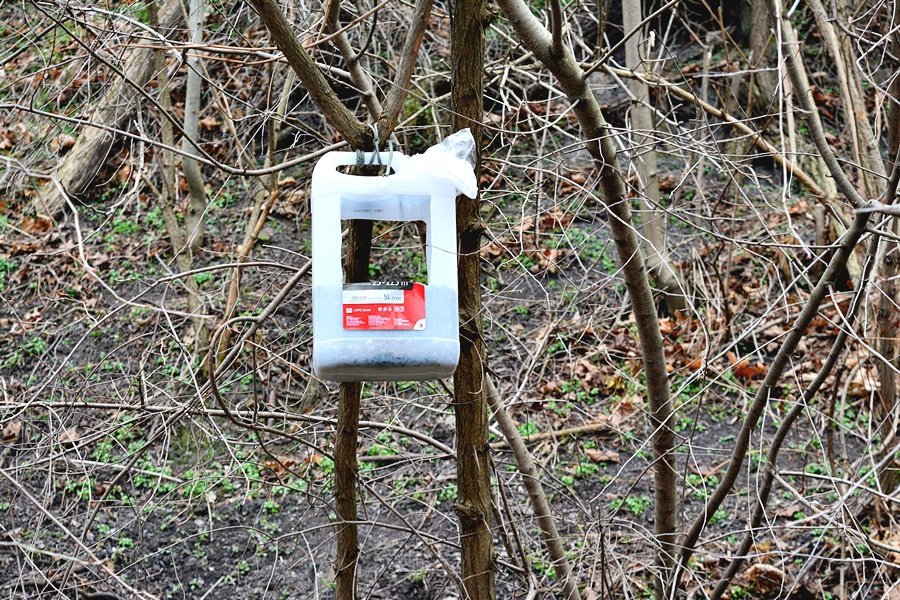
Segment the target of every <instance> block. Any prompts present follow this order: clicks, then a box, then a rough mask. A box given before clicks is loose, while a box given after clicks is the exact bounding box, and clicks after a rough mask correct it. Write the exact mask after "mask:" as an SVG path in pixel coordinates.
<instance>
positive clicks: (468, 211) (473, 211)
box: [450, 0, 496, 600]
mask: <svg viewBox="0 0 900 600" xmlns="http://www.w3.org/2000/svg"><path fill="white" fill-rule="evenodd" d="M485 17H486V10H485V5H484V0H457V1H456V2H455V3H454V5H453V21H452V24H451V33H450V54H451V60H450V62H451V64H452V65H453V70H452V74H451V82H452V89H451V97H452V105H453V111H454V113H453V114H454V118H453V129H454V130H458V129H462V128H465V127H469V128H470V129H471V130H472V135H473V137H474V138H475V142H476V146H477V160H478V162H477V163H476V169H475V174H476V177H477V176H478V174H479V169H478V166H477V165H478V164H479V163H480V160H481V120H482V116H483V108H482V102H483V100H482V98H483V86H484V81H483V75H484V19H485ZM478 206H479V200H478V199H475V200H471V199H469V198H465V197H463V196H460V197H459V198H457V204H456V227H457V231H458V234H459V321H460V331H459V341H460V358H459V367H458V368H457V370H456V373H455V374H454V376H453V385H454V399H453V408H454V411H455V414H456V464H457V473H456V479H457V486H458V490H459V499H458V502H457V504H456V507H455V508H456V513H457V515H458V516H459V537H460V545H461V547H462V579H463V582H464V584H465V589H466V593H467V594H468V595H469V598H470V599H471V600H493V599H494V598H495V597H496V592H495V589H494V571H493V557H492V535H491V518H492V515H491V487H490V484H491V479H490V466H489V462H488V459H489V452H490V448H489V447H488V429H487V424H488V406H487V396H486V390H487V384H486V381H485V362H486V361H485V353H484V340H483V338H482V324H481V310H482V306H481V263H480V261H481V256H480V254H479V250H480V248H481V234H482V232H483V231H484V225H483V223H482V222H481V216H480V214H479V211H478Z"/></svg>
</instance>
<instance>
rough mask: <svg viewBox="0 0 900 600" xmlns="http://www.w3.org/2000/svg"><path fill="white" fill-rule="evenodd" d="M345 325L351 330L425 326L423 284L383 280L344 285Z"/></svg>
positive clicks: (406, 328) (399, 328) (407, 328)
mask: <svg viewBox="0 0 900 600" xmlns="http://www.w3.org/2000/svg"><path fill="white" fill-rule="evenodd" d="M341 312H342V313H343V321H344V329H348V330H352V331H377V330H382V331H383V330H410V329H415V330H420V329H425V286H424V285H422V284H421V283H418V282H408V281H383V282H377V281H376V282H372V283H348V284H345V285H344V297H343V306H342V311H341Z"/></svg>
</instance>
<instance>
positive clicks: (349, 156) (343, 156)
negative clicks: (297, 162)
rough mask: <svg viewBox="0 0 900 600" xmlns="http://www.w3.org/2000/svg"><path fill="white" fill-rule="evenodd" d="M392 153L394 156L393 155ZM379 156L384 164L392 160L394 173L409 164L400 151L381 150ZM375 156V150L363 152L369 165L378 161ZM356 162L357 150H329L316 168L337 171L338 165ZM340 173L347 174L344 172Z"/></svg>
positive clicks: (342, 165)
mask: <svg viewBox="0 0 900 600" xmlns="http://www.w3.org/2000/svg"><path fill="white" fill-rule="evenodd" d="M392 154H393V156H391V155H392ZM378 156H379V158H380V159H381V164H382V165H387V164H388V161H390V165H391V170H392V171H394V173H399V172H400V171H401V170H403V169H404V168H406V166H407V161H408V157H407V156H406V155H405V154H401V153H400V152H393V153H391V152H379V153H378ZM374 157H375V153H374V152H364V153H363V160H364V162H365V163H366V164H367V165H368V164H372V163H373V162H375V163H377V160H375V158H374ZM355 164H356V153H355V152H329V153H328V154H326V155H325V156H323V157H322V158H320V159H319V161H318V162H317V163H316V169H319V168H322V169H323V170H326V171H336V170H337V168H338V167H346V166H350V165H355ZM339 174H340V175H345V174H343V173H339ZM347 177H354V175H347Z"/></svg>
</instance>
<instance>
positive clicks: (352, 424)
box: [334, 220, 372, 600]
mask: <svg viewBox="0 0 900 600" xmlns="http://www.w3.org/2000/svg"><path fill="white" fill-rule="evenodd" d="M371 250H372V221H356V220H354V221H350V232H349V236H348V238H347V253H348V257H347V262H346V264H345V266H344V277H345V279H346V281H347V283H354V282H360V281H366V280H368V278H369V256H370V254H371ZM361 393H362V384H361V383H357V382H347V383H342V384H341V387H340V392H339V396H338V415H337V437H336V438H335V442H334V495H335V512H336V513H337V517H338V531H337V556H336V558H335V563H336V564H335V572H336V575H335V584H336V589H335V595H334V597H335V600H355V599H356V597H357V588H358V586H357V580H356V566H357V562H358V560H359V535H358V533H357V526H356V521H357V511H356V478H357V476H358V475H359V464H358V462H357V459H356V447H357V440H358V434H359V399H360V395H361Z"/></svg>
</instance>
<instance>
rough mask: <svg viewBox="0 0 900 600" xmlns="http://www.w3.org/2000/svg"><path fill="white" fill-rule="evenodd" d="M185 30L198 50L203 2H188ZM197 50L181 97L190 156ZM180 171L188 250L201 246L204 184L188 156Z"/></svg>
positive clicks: (195, 134)
mask: <svg viewBox="0 0 900 600" xmlns="http://www.w3.org/2000/svg"><path fill="white" fill-rule="evenodd" d="M188 29H189V30H190V32H191V45H192V46H194V47H195V48H196V47H199V46H200V45H201V44H202V43H203V0H190V7H189V8H188ZM197 53H198V50H188V51H187V86H186V88H187V89H186V91H185V96H184V136H185V139H184V140H182V148H183V149H184V151H185V152H187V153H189V154H191V155H194V154H195V153H196V150H195V148H194V146H193V144H192V142H196V141H197V140H198V139H199V137H200V88H201V83H202V78H201V77H200V58H199V57H198V55H197ZM181 169H182V171H183V172H184V179H185V181H187V184H188V192H189V194H190V199H189V202H188V209H187V212H186V213H185V215H184V224H185V228H186V229H187V243H188V246H190V248H191V249H192V250H196V249H198V248H200V247H201V246H202V245H203V238H204V225H203V220H204V214H205V213H206V184H205V183H204V181H203V174H202V173H201V172H200V165H199V164H197V161H196V160H195V159H194V158H192V157H189V156H185V157H184V158H182V160H181Z"/></svg>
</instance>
